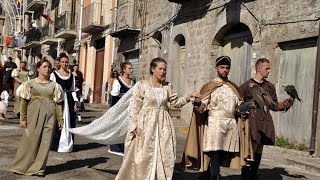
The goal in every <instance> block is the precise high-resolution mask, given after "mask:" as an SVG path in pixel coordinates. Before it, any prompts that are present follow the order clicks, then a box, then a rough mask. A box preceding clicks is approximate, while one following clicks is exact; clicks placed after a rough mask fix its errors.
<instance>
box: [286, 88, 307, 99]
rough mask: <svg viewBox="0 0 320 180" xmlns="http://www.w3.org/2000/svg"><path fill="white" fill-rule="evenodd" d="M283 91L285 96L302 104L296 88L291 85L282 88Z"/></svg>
mask: <svg viewBox="0 0 320 180" xmlns="http://www.w3.org/2000/svg"><path fill="white" fill-rule="evenodd" d="M284 90H285V91H286V92H287V94H288V95H289V96H290V97H292V98H293V99H298V101H300V102H303V101H302V100H301V99H300V97H299V95H298V92H297V90H296V88H295V87H294V86H293V85H288V86H285V87H284Z"/></svg>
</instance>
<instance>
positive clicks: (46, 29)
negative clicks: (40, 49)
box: [40, 23, 58, 45]
mask: <svg viewBox="0 0 320 180" xmlns="http://www.w3.org/2000/svg"><path fill="white" fill-rule="evenodd" d="M40 32H41V37H40V43H41V44H46V45H53V44H56V43H58V39H57V38H55V37H54V25H52V24H50V23H46V24H45V25H44V26H42V27H41V28H40Z"/></svg>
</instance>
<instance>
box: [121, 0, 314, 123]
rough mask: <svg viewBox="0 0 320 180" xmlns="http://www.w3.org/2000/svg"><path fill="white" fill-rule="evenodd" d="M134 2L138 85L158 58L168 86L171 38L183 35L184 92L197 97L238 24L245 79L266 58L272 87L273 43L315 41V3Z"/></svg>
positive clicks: (275, 71)
mask: <svg viewBox="0 0 320 180" xmlns="http://www.w3.org/2000/svg"><path fill="white" fill-rule="evenodd" d="M138 2H140V3H142V4H143V6H144V7H145V12H144V16H145V24H144V26H143V28H142V33H141V34H142V36H140V41H141V42H139V46H138V48H139V49H140V54H141V58H140V79H144V78H146V77H148V73H149V70H148V68H149V62H150V61H151V59H152V58H154V57H155V56H161V57H164V58H165V59H166V60H167V61H168V72H167V73H168V81H171V80H172V78H173V77H172V76H173V73H174V71H176V67H175V65H174V64H175V61H176V60H177V59H176V58H177V57H176V52H175V51H176V50H177V49H176V42H175V38H176V37H177V36H178V35H183V36H184V38H185V49H186V53H185V72H186V74H185V79H186V81H185V87H184V88H185V91H184V92H191V91H194V90H197V91H199V90H200V88H201V87H202V85H204V84H205V83H206V82H208V81H209V80H210V79H212V78H213V77H214V76H215V72H214V60H215V58H217V56H218V55H219V53H218V50H219V47H220V42H221V40H222V38H223V36H224V34H225V33H226V32H227V31H228V30H229V29H230V28H232V27H233V26H234V25H236V24H238V23H243V24H245V25H246V26H247V27H248V28H249V29H250V31H251V34H252V39H253V42H252V51H251V52H252V61H251V68H252V71H251V74H252V75H254V63H255V60H256V59H258V58H261V57H266V58H268V59H270V60H271V69H272V70H273V71H272V73H271V75H270V77H269V81H271V82H272V83H277V80H278V66H279V59H280V55H281V49H280V48H279V44H278V43H280V42H286V41H292V40H297V39H303V38H308V37H315V36H318V29H319V17H320V11H319V9H320V2H319V1H315V2H314V4H310V1H296V0H278V1H276V0H271V1H264V0H237V1H235V0H231V1H225V0H220V1H212V0H203V1H198V0H190V1H187V2H185V3H184V4H182V5H180V4H175V3H170V2H169V1H166V0H147V1H138ZM210 3H211V4H210ZM156 31H159V32H161V34H162V41H161V43H160V44H159V47H157V44H155V42H154V39H153V38H152V37H151V36H152V35H153V33H154V32H156ZM122 41H123V40H122ZM122 43H123V42H122ZM124 43H125V42H124ZM127 50H129V49H127ZM118 53H121V51H118ZM115 57H119V56H115ZM118 60H119V59H118ZM190 109H191V107H190V106H189V107H187V108H185V109H182V112H183V113H182V114H184V115H185V116H184V117H183V118H182V119H183V120H185V121H189V116H190V115H191V110H190Z"/></svg>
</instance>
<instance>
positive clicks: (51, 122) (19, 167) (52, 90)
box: [11, 79, 64, 175]
mask: <svg viewBox="0 0 320 180" xmlns="http://www.w3.org/2000/svg"><path fill="white" fill-rule="evenodd" d="M17 95H18V96H19V97H20V98H21V109H20V110H21V115H20V121H27V128H26V129H25V132H24V134H23V137H22V139H21V142H20V144H19V148H18V151H17V154H16V157H15V160H14V162H13V164H12V167H11V171H13V172H15V173H18V174H25V175H33V174H38V173H44V171H45V167H46V164H47V159H48V154H49V150H50V145H51V141H52V135H53V129H54V127H55V124H56V119H57V120H58V121H59V122H61V123H62V122H63V116H62V107H61V102H62V101H63V99H64V98H63V91H62V89H61V87H60V85H58V84H57V83H55V82H52V81H49V82H47V83H40V82H38V81H37V79H32V80H30V81H27V82H24V83H22V85H21V87H19V88H18V90H17Z"/></svg>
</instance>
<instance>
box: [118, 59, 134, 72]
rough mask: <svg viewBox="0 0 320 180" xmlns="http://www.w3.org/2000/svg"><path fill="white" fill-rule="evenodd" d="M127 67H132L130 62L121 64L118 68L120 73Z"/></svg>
mask: <svg viewBox="0 0 320 180" xmlns="http://www.w3.org/2000/svg"><path fill="white" fill-rule="evenodd" d="M127 65H131V66H132V64H131V62H129V61H126V62H123V63H121V66H120V67H121V72H122V73H123V70H124V69H126V67H127Z"/></svg>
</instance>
